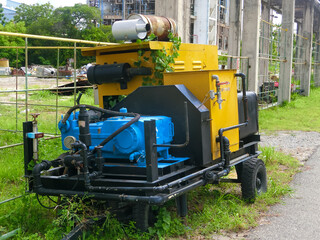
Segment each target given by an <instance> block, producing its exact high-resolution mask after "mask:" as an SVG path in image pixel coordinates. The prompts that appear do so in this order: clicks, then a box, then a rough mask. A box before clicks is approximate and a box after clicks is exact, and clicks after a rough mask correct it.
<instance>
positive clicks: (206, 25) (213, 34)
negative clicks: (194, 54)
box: [189, 0, 218, 45]
mask: <svg viewBox="0 0 320 240" xmlns="http://www.w3.org/2000/svg"><path fill="white" fill-rule="evenodd" d="M189 1H190V0H189ZM217 6H218V0H194V16H195V19H194V32H193V34H194V36H195V37H196V39H197V43H199V44H212V45H217V32H218V31H217V14H218V9H217Z"/></svg>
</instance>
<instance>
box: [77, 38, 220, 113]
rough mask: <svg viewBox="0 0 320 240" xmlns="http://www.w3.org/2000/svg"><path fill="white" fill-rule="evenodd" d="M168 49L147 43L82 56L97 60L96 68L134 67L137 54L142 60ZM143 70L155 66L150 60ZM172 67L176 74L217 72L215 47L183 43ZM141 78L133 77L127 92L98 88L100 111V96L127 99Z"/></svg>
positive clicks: (167, 45)
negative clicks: (153, 52) (108, 66)
mask: <svg viewBox="0 0 320 240" xmlns="http://www.w3.org/2000/svg"><path fill="white" fill-rule="evenodd" d="M171 48H172V43H170V42H157V41H149V42H143V43H128V44H119V45H113V46H104V47H95V48H90V49H83V50H82V54H83V55H84V56H96V63H97V64H99V65H103V64H113V63H129V64H130V65H131V66H132V67H134V63H135V62H137V61H138V56H139V55H138V51H139V50H144V51H146V52H145V54H144V56H146V57H149V56H150V53H151V51H154V50H162V49H166V51H167V53H170V52H171ZM142 66H143V67H151V68H153V67H154V64H153V63H152V60H151V58H150V59H149V61H148V62H143V63H142ZM172 67H173V69H174V71H175V72H182V71H200V70H211V69H218V50H217V46H212V45H200V44H186V43H182V44H181V46H180V50H179V57H178V58H177V59H175V64H173V65H172ZM142 77H143V76H136V77H133V79H131V80H130V81H129V82H128V88H127V89H120V84H119V83H108V84H102V85H99V86H98V94H99V103H100V104H99V105H100V107H103V96H115V95H128V94H130V93H131V92H133V91H134V90H135V89H137V88H138V87H140V86H142V82H143V81H142Z"/></svg>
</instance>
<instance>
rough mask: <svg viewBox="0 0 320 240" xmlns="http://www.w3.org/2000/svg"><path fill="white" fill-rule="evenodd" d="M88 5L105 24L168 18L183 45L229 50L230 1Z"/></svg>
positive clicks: (100, 1)
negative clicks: (137, 17)
mask: <svg viewBox="0 0 320 240" xmlns="http://www.w3.org/2000/svg"><path fill="white" fill-rule="evenodd" d="M87 3H88V5H89V6H92V7H97V8H99V9H100V11H101V18H102V19H103V22H104V24H108V25H109V24H112V23H113V22H114V21H117V20H121V19H126V18H127V17H128V16H129V15H130V14H133V13H140V14H146V15H154V14H155V15H157V16H166V17H171V18H173V19H175V20H176V21H177V23H178V33H179V36H180V37H181V39H182V41H183V42H185V43H189V42H193V43H199V44H212V45H219V49H220V50H223V51H227V49H228V32H229V31H228V29H229V27H228V22H229V6H228V4H229V0H174V1H172V0H88V1H87Z"/></svg>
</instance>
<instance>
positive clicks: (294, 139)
mask: <svg viewBox="0 0 320 240" xmlns="http://www.w3.org/2000/svg"><path fill="white" fill-rule="evenodd" d="M319 140H320V133H318V132H302V131H279V132H275V133H273V134H271V135H266V134H264V133H262V134H261V143H260V146H263V147H266V146H271V147H274V148H275V149H276V150H277V151H281V152H284V153H286V154H289V155H291V156H293V157H295V158H297V159H298V160H299V161H301V162H305V161H307V160H308V159H309V158H310V157H311V155H312V154H313V153H314V152H315V151H316V149H317V148H318V147H319V146H320V141H319Z"/></svg>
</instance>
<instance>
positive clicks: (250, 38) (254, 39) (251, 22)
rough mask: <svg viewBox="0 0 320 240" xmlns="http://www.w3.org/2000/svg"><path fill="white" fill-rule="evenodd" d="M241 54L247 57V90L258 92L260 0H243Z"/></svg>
mask: <svg viewBox="0 0 320 240" xmlns="http://www.w3.org/2000/svg"><path fill="white" fill-rule="evenodd" d="M243 3H244V5H243V22H244V23H245V24H243V33H242V56H246V57H249V71H248V90H249V91H254V92H256V93H258V71H259V35H260V34H259V28H260V17H261V0H243Z"/></svg>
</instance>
